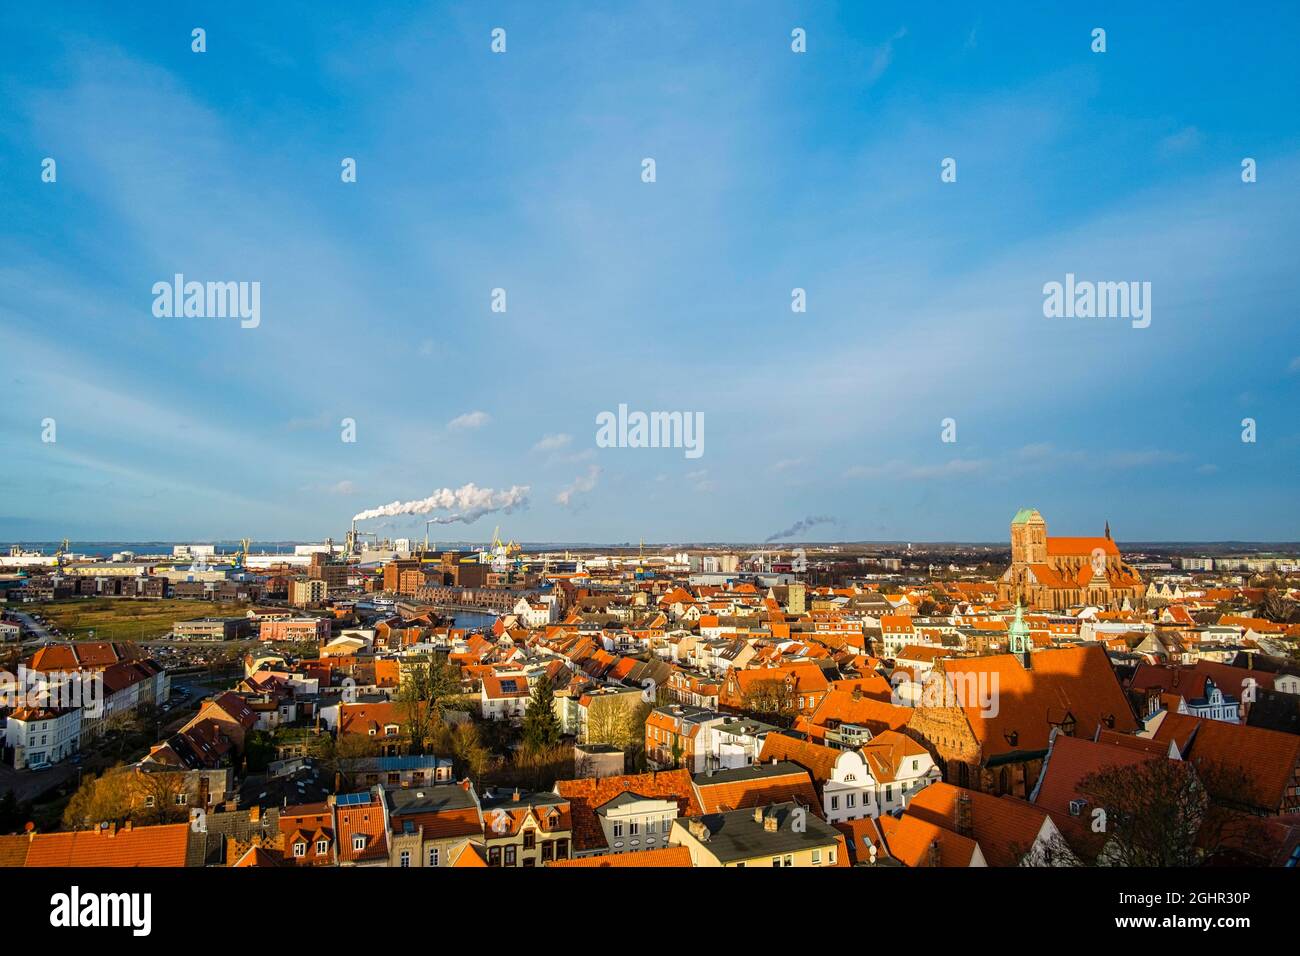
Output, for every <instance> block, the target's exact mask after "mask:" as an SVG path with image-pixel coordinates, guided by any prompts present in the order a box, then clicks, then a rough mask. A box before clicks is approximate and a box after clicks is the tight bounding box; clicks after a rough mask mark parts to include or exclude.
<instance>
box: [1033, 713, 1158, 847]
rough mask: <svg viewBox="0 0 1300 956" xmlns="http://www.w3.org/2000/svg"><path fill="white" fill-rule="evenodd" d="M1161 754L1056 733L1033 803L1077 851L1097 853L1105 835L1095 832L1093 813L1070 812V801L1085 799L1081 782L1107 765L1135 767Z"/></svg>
mask: <svg viewBox="0 0 1300 956" xmlns="http://www.w3.org/2000/svg"><path fill="white" fill-rule="evenodd" d="M1114 736H1119V735H1114ZM1132 739H1134V740H1137V739H1142V738H1132ZM1166 746H1167V745H1166ZM1162 756H1163V755H1162V754H1158V753H1151V752H1150V751H1148V750H1145V749H1142V748H1138V747H1131V746H1126V745H1121V744H1118V743H1114V742H1108V741H1107V742H1098V741H1092V740H1086V739H1083V738H1081V737H1069V736H1067V735H1065V734H1057V735H1056V736H1055V737H1054V738H1053V740H1052V746H1051V750H1050V751H1049V752H1048V754H1047V759H1046V760H1045V761H1044V762H1043V768H1042V771H1041V772H1040V774H1039V778H1038V784H1037V786H1036V787H1035V788H1034V792H1033V794H1032V797H1031V802H1032V804H1033V805H1034V806H1036V807H1040V808H1041V809H1043V810H1044V811H1046V813H1047V814H1048V815H1049V816H1050V817H1051V818H1052V822H1053V823H1055V824H1056V826H1057V828H1058V829H1059V830H1060V831H1061V833H1062V834H1063V835H1064V837H1065V838H1066V841H1067V842H1068V843H1069V845H1070V847H1071V849H1073V850H1074V851H1075V853H1078V854H1082V855H1085V856H1095V855H1096V854H1097V853H1098V852H1099V851H1100V850H1101V848H1102V846H1103V844H1104V843H1105V836H1104V835H1102V834H1097V833H1094V832H1093V831H1092V827H1091V825H1090V824H1091V822H1092V816H1091V813H1090V812H1088V813H1084V812H1080V813H1071V812H1070V802H1071V801H1073V800H1078V799H1081V798H1082V794H1080V792H1079V786H1080V784H1082V783H1083V781H1084V779H1085V778H1086V777H1088V776H1090V775H1092V774H1095V773H1098V772H1100V771H1102V770H1105V769H1106V768H1108V767H1134V766H1137V765H1139V764H1143V763H1146V762H1147V761H1148V760H1159V759H1161V758H1162Z"/></svg>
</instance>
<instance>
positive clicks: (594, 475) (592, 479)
mask: <svg viewBox="0 0 1300 956" xmlns="http://www.w3.org/2000/svg"><path fill="white" fill-rule="evenodd" d="M599 480H600V466H599V465H591V466H590V467H588V468H587V473H586V474H585V475H579V476H578V477H577V478H575V479H573V482H572V483H571V484H569V485H568V486H566V487H564V488H562V489H560V491H559V493H558V494H557V495H556V496H555V503H556V504H558V505H562V506H563V507H565V508H568V507H569V506H570V505H572V504H573V501H574V499H575V498H576V497H577V496H578V495H584V494H587V493H588V492H590V491H591V490H592V489H594V488H595V487H596V482H597V481H599Z"/></svg>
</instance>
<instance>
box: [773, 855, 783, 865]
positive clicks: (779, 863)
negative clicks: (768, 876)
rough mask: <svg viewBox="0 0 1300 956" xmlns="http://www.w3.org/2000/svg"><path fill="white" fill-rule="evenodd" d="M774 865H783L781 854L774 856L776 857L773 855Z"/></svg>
mask: <svg viewBox="0 0 1300 956" xmlns="http://www.w3.org/2000/svg"><path fill="white" fill-rule="evenodd" d="M772 865H773V866H780V865H781V858H780V857H779V856H774V857H772Z"/></svg>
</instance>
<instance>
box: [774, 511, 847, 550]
mask: <svg viewBox="0 0 1300 956" xmlns="http://www.w3.org/2000/svg"><path fill="white" fill-rule="evenodd" d="M834 523H835V518H834V517H833V516H831V515H809V516H808V517H807V518H804V519H802V520H801V521H796V522H795V523H794V524H792V525H790V527H788V528H786V529H785V530H784V531H778V532H777V533H776V534H774V535H769V536H768V538H767V540H766V541H765V542H763V543H764V544H769V543H771V542H773V541H780V540H781V539H782V538H793V537H794V536H795V535H797V534H799V533H800V532H801V531H807V530H809V529H810V528H812V527H814V526H816V525H819V524H834Z"/></svg>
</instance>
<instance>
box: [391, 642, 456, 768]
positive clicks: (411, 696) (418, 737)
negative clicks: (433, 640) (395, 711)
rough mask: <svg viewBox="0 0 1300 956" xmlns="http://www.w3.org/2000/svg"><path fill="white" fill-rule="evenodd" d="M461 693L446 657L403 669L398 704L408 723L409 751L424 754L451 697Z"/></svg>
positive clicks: (417, 663)
mask: <svg viewBox="0 0 1300 956" xmlns="http://www.w3.org/2000/svg"><path fill="white" fill-rule="evenodd" d="M459 694H460V676H459V675H458V674H457V673H456V672H455V671H454V670H453V669H452V668H451V666H449V665H448V664H447V660H446V658H444V657H440V656H435V657H434V658H433V659H431V660H422V661H416V662H414V663H412V664H410V665H408V666H407V667H405V668H403V670H402V683H401V686H400V687H399V688H398V689H397V703H398V708H399V710H400V712H401V715H402V720H403V722H404V723H405V724H406V733H407V737H408V739H409V740H410V751H411V753H413V754H422V753H424V751H425V748H426V747H427V745H428V743H429V741H430V738H431V736H432V735H433V732H434V730H435V728H436V727H437V725H438V724H439V723H440V722H441V721H442V711H443V708H444V707H445V706H446V704H447V703H448V702H449V701H450V699H451V698H454V697H456V696H457V695H459Z"/></svg>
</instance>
